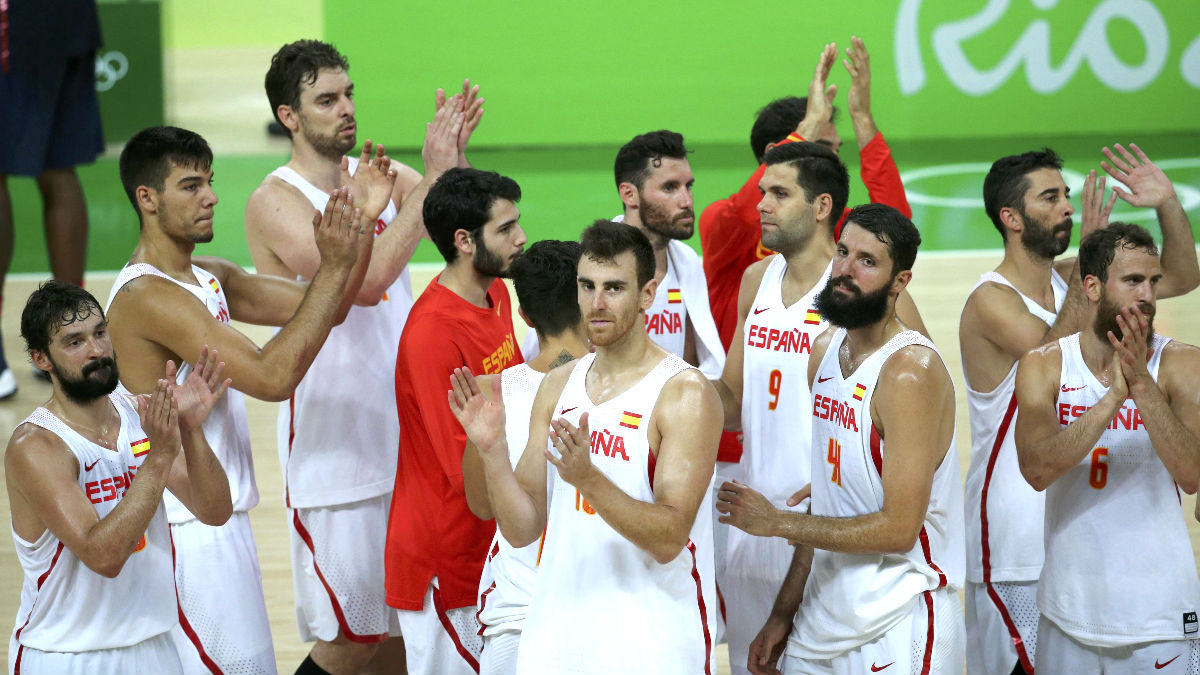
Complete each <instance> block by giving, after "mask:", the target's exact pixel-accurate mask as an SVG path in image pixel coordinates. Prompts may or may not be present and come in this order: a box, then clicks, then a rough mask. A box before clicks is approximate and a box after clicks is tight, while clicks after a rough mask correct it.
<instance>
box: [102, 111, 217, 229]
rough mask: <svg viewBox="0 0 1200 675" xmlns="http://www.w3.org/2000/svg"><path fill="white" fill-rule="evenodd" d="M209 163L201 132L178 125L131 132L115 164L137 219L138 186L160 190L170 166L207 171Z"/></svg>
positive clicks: (169, 173)
mask: <svg viewBox="0 0 1200 675" xmlns="http://www.w3.org/2000/svg"><path fill="white" fill-rule="evenodd" d="M212 162H213V153H212V148H209V147H208V142H207V141H205V140H204V138H203V137H201V136H200V134H198V133H196V132H194V131H188V130H187V129H180V128H179V127H148V128H146V129H142V130H141V131H139V132H137V133H136V134H134V135H133V138H130V139H129V142H127V143H126V144H125V148H124V149H123V150H121V159H120V160H119V162H118V163H117V166H118V168H119V170H120V173H121V186H122V187H123V188H125V196H126V197H128V198H129V203H130V204H131V205H132V206H133V210H134V211H135V212H136V213H137V214H138V221H139V222H140V221H141V218H142V211H141V209H139V208H138V205H137V189H138V186H141V185H145V186H147V187H152V188H154V189H155V190H158V191H160V192H161V191H163V190H165V189H166V187H167V176H169V175H171V167H173V166H181V167H186V168H189V169H199V170H201V171H207V170H208V169H210V168H212Z"/></svg>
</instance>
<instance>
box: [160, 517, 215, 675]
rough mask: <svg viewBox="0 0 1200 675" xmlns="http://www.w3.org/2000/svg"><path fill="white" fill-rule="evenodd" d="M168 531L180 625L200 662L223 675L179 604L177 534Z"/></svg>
mask: <svg viewBox="0 0 1200 675" xmlns="http://www.w3.org/2000/svg"><path fill="white" fill-rule="evenodd" d="M167 533H168V534H169V535H170V539H171V578H172V580H174V581H175V607H176V609H178V611H179V627H180V628H182V629H183V634H184V635H186V636H187V639H188V641H189V642H191V643H192V646H193V647H195V648H196V653H197V654H198V655H199V656H200V662H201V663H203V664H204V667H205V668H208V670H209V672H210V673H212V675H223V673H222V672H221V667H220V666H218V665H217V662H216V661H213V660H212V657H210V656H209V655H208V652H206V651H204V645H203V644H201V643H200V636H199V635H197V634H196V630H195V629H194V628H192V624H191V622H189V621H188V618H187V615H185V614H184V613H183V605H181V604H179V581H178V580H176V579H175V535H174V534H171V531H170V530H167Z"/></svg>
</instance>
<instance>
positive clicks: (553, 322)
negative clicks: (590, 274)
mask: <svg viewBox="0 0 1200 675" xmlns="http://www.w3.org/2000/svg"><path fill="white" fill-rule="evenodd" d="M582 250H583V246H582V245H581V244H580V243H579V242H577V241H558V240H556V239H546V240H543V241H539V242H537V243H535V244H534V245H532V246H530V247H529V248H528V249H526V250H525V252H524V253H522V254H521V255H519V256H517V258H516V260H513V262H512V266H511V267H509V269H508V275H509V277H510V278H511V279H512V280H513V288H515V289H516V291H517V301H518V302H519V303H521V311H523V312H525V316H527V317H528V318H529V321H530V322H532V323H533V327H534V328H536V329H537V332H538V334H539V335H542V336H545V337H554V336H556V335H562V334H563V333H564V332H566V331H567V330H568V329H571V328H577V327H578V326H579V319H580V312H579V296H578V290H577V289H578V283H577V281H576V278H577V276H578V274H577V270H578V268H579V255H580V252H581V251H582Z"/></svg>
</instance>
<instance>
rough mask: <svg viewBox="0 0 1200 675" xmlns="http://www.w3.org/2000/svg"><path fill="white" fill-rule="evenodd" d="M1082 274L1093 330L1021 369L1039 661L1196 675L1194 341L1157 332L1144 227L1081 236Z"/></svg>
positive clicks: (1020, 429)
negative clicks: (1036, 539) (1035, 530)
mask: <svg viewBox="0 0 1200 675" xmlns="http://www.w3.org/2000/svg"><path fill="white" fill-rule="evenodd" d="M1079 273H1080V275H1081V276H1082V279H1083V287H1084V293H1085V295H1086V298H1087V302H1088V305H1089V309H1090V311H1091V313H1092V316H1091V319H1090V321H1089V322H1088V327H1087V328H1085V329H1084V330H1082V331H1080V332H1078V333H1074V334H1072V335H1068V336H1066V337H1063V338H1059V339H1058V340H1056V341H1055V342H1052V343H1050V344H1047V345H1043V346H1041V347H1039V348H1037V349H1034V350H1032V351H1030V352H1029V353H1028V354H1026V355H1025V356H1023V357H1021V361H1020V364H1019V365H1018V366H1017V381H1016V396H1017V401H1018V404H1019V405H1020V408H1021V415H1020V417H1019V418H1017V425H1016V445H1017V455H1018V459H1019V462H1020V468H1021V473H1022V474H1023V475H1024V477H1025V479H1026V480H1028V481H1029V484H1030V485H1031V486H1032V487H1033V488H1034V489H1035V490H1038V491H1039V492H1041V491H1043V490H1044V491H1045V493H1046V502H1045V514H1046V516H1045V517H1046V520H1045V530H1046V535H1045V542H1046V546H1045V563H1044V565H1043V566H1042V571H1041V572H1042V573H1041V580H1040V582H1039V584H1038V594H1037V607H1038V611H1039V612H1040V614H1041V618H1040V620H1039V622H1038V633H1037V664H1036V666H1037V669H1038V671H1039V672H1046V673H1114V672H1125V673H1150V672H1162V673H1187V672H1193V671H1194V669H1195V664H1194V659H1195V654H1196V650H1197V644H1198V643H1197V641H1196V638H1197V637H1200V624H1198V623H1197V619H1196V617H1197V612H1200V579H1198V578H1197V576H1196V561H1195V557H1194V555H1193V553H1192V547H1191V545H1190V544H1189V541H1188V533H1187V529H1186V527H1185V525H1184V521H1183V514H1182V512H1181V510H1180V508H1179V507H1180V504H1179V502H1180V497H1179V490H1180V489H1183V490H1184V491H1185V492H1187V493H1189V494H1191V493H1194V492H1196V487H1197V483H1198V481H1200V386H1197V382H1196V373H1200V349H1197V348H1196V347H1193V346H1191V345H1185V344H1181V343H1179V342H1176V341H1173V340H1171V339H1170V338H1167V337H1164V336H1161V335H1156V334H1155V333H1154V313H1155V306H1156V303H1157V295H1158V294H1157V292H1156V291H1157V287H1158V286H1159V285H1161V283H1162V281H1163V280H1164V276H1163V272H1162V271H1161V267H1160V263H1159V256H1158V249H1157V248H1156V247H1155V245H1154V240H1153V238H1151V236H1150V234H1149V233H1148V232H1146V231H1145V230H1144V229H1142V228H1141V227H1138V226H1136V225H1129V224H1125V223H1112V224H1111V225H1109V226H1108V227H1107V228H1104V229H1101V230H1097V231H1095V232H1092V233H1091V234H1089V235H1087V236H1086V237H1084V239H1083V242H1082V243H1081V244H1080V246H1079ZM1151 665H1153V668H1151Z"/></svg>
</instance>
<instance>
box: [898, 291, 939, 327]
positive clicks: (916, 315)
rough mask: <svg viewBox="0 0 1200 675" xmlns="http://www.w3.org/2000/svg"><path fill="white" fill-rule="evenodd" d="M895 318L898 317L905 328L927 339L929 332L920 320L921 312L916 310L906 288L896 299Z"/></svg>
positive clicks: (915, 304)
mask: <svg viewBox="0 0 1200 675" xmlns="http://www.w3.org/2000/svg"><path fill="white" fill-rule="evenodd" d="M896 316H898V317H900V322H901V323H903V324H904V326H905V328H908V329H909V330H915V331H917V332H918V333H920V334H921V335H924V336H925V337H929V330H928V329H926V328H925V322H924V321H922V320H921V311H920V310H918V309H917V303H916V302H915V301H914V300H913V297H912V295H909V293H908V289H907V288H905V289H904V290H902V291H900V295H899V296H897V297H896ZM929 339H930V340H932V339H933V338H929Z"/></svg>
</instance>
